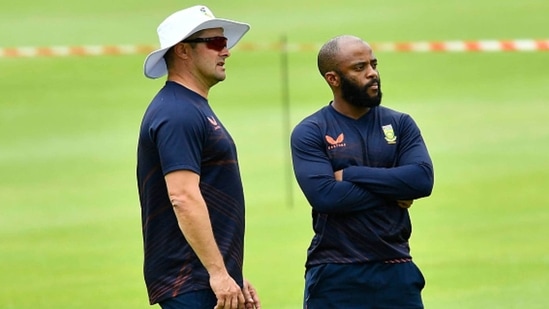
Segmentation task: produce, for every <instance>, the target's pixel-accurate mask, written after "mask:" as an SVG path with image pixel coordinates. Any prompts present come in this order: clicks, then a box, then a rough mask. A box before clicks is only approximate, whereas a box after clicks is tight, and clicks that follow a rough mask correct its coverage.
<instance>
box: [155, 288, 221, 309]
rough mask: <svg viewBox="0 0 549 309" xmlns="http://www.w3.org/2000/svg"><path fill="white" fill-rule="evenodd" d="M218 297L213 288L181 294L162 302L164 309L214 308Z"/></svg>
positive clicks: (161, 305)
mask: <svg viewBox="0 0 549 309" xmlns="http://www.w3.org/2000/svg"><path fill="white" fill-rule="evenodd" d="M216 304H217V298H216V297H215V294H214V293H213V292H212V290H200V291H193V292H187V293H184V294H180V295H178V296H176V297H174V298H170V299H167V300H164V301H161V302H160V304H159V305H160V307H161V308H162V309H213V307H214V306H215V305H216Z"/></svg>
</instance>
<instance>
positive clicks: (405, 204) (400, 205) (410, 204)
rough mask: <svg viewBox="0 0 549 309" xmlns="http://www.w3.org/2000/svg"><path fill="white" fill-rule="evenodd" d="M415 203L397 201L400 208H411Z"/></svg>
mask: <svg viewBox="0 0 549 309" xmlns="http://www.w3.org/2000/svg"><path fill="white" fill-rule="evenodd" d="M413 203H414V200H399V201H397V204H398V206H399V207H400V208H405V209H407V208H410V207H411V206H412V204H413Z"/></svg>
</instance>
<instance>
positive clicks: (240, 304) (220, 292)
mask: <svg viewBox="0 0 549 309" xmlns="http://www.w3.org/2000/svg"><path fill="white" fill-rule="evenodd" d="M210 286H211V287H212V291H213V292H214V294H215V297H217V304H216V305H215V307H214V309H244V295H243V294H242V291H241V290H240V286H239V285H238V284H237V283H236V281H234V279H233V278H231V276H229V274H228V273H224V274H221V275H215V276H210Z"/></svg>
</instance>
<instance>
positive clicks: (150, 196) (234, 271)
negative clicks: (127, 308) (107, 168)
mask: <svg viewBox="0 0 549 309" xmlns="http://www.w3.org/2000/svg"><path fill="white" fill-rule="evenodd" d="M137 152H138V153H137V182H138V189H139V198H140V202H141V212H142V228H143V241H144V251H145V252H144V255H145V258H144V275H145V283H146V285H147V290H148V294H149V301H150V303H151V304H155V303H158V302H159V301H162V300H164V299H167V298H170V297H174V296H176V295H179V294H181V293H184V292H188V291H193V290H200V289H209V288H210V284H209V276H208V273H207V271H206V269H205V268H204V266H203V265H202V264H201V262H200V260H199V259H198V257H197V256H196V255H195V253H194V251H193V250H192V248H191V247H190V246H189V244H188V243H187V241H186V240H185V238H184V237H183V234H182V232H181V230H180V228H179V226H178V223H177V219H176V216H175V213H174V210H173V207H172V205H171V203H170V200H169V197H168V192H167V188H166V183H165V179H164V176H165V175H166V174H168V173H170V172H172V171H176V170H190V171H193V172H195V173H197V174H199V175H200V190H201V193H202V195H203V197H204V199H205V201H206V204H207V207H208V211H209V215H210V220H211V223H212V228H213V233H214V236H215V239H216V241H217V244H218V246H219V250H220V251H221V254H222V255H223V258H224V261H225V265H226V267H227V270H228V272H229V274H230V275H231V276H232V277H233V278H234V279H235V280H236V282H237V283H238V284H239V285H240V286H242V284H243V279H242V263H243V248H244V243H243V242H244V193H243V189H242V182H241V178H240V172H239V167H238V162H237V153H236V147H235V145H234V142H233V140H232V138H231V136H230V135H229V133H228V132H227V130H225V128H224V127H223V125H222V124H221V122H220V121H219V119H218V118H217V116H216V115H215V114H214V112H213V111H212V109H211V108H210V106H209V104H208V101H207V100H206V99H205V98H203V97H202V96H200V95H198V94H197V93H195V92H193V91H191V90H189V89H187V88H185V87H183V86H182V85H179V84H177V83H174V82H170V81H168V82H166V84H165V86H164V87H163V88H162V89H161V90H160V91H159V92H158V94H157V95H156V97H155V98H154V99H153V100H152V102H151V104H150V105H149V107H148V108H147V110H146V112H145V115H144V117H143V120H142V123H141V129H140V134H139V142H138V151H137Z"/></svg>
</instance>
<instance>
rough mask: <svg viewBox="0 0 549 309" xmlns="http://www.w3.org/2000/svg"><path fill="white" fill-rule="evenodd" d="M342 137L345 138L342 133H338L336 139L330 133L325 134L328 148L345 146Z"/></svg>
mask: <svg viewBox="0 0 549 309" xmlns="http://www.w3.org/2000/svg"><path fill="white" fill-rule="evenodd" d="M344 139H345V136H344V135H343V133H341V134H339V136H338V137H337V138H336V139H334V138H333V137H331V136H330V135H326V142H328V150H332V149H335V148H339V147H345V146H347V145H346V144H345V143H344V142H343V140H344Z"/></svg>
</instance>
